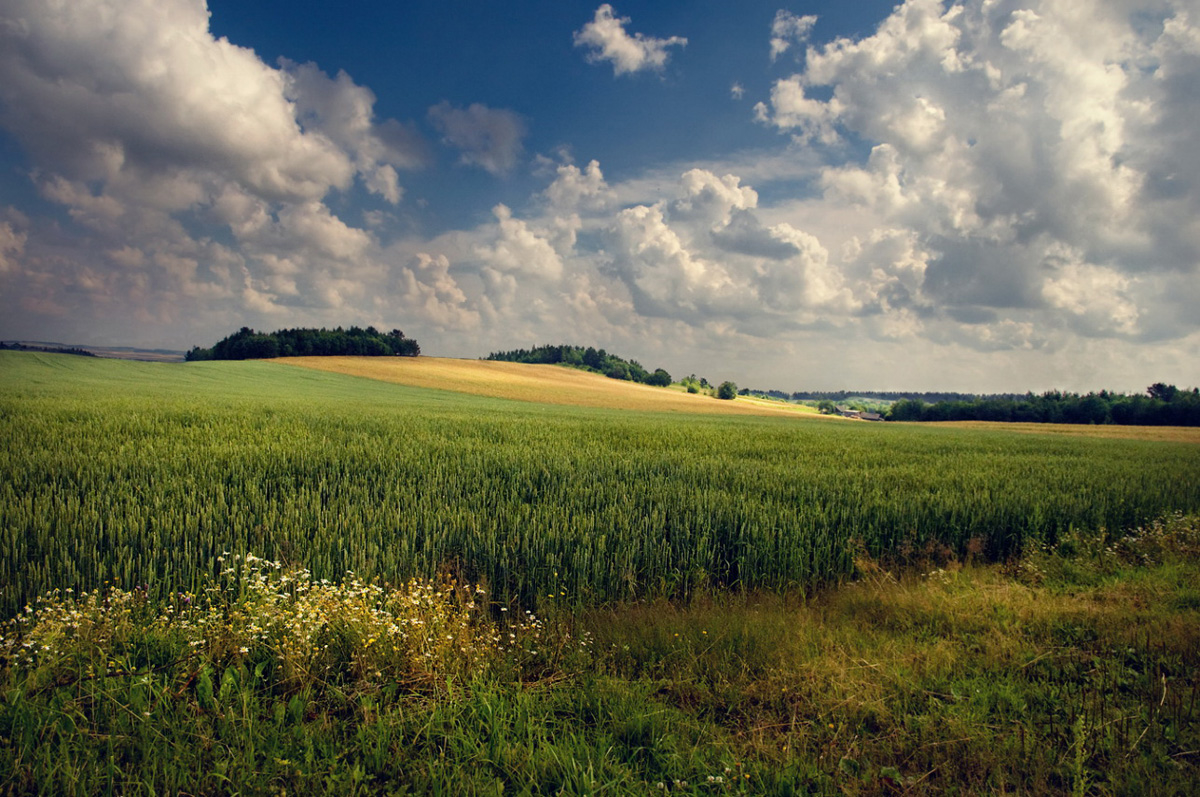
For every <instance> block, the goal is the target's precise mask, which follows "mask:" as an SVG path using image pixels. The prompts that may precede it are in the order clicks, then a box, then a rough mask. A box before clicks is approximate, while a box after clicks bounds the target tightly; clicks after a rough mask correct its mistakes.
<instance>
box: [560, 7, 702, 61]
mask: <svg viewBox="0 0 1200 797" xmlns="http://www.w3.org/2000/svg"><path fill="white" fill-rule="evenodd" d="M629 22H630V20H629V18H628V17H617V16H614V14H613V7H612V6H611V5H609V4H608V3H604V4H603V5H601V6H600V7H599V8H597V9H596V14H595V16H594V17H593V18H592V21H591V22H589V23H587V24H586V25H584V26H583V28H582V29H581V30H579V31H577V32H576V33H575V46H576V47H586V48H588V54H587V58H588V60H589V61H591V62H593V63H599V62H600V61H608V62H610V63H611V64H612V67H613V74H614V75H617V76H620V75H629V74H633V73H635V72H643V71H647V70H650V71H654V70H661V69H662V68H663V67H664V66H666V63H667V59H668V57H670V52H668V50H667V48H668V47H683V46H685V45H687V39H685V38H684V37H682V36H671V37H669V38H666V39H658V38H655V37H653V36H645V35H643V34H641V33H634V34H633V35H632V36H631V35H629V34H628V33H626V32H625V26H626V25H627V24H629Z"/></svg>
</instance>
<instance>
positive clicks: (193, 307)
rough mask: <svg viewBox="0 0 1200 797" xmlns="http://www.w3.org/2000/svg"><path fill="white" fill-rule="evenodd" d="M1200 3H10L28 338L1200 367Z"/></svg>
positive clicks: (11, 209) (1115, 380)
mask: <svg viewBox="0 0 1200 797" xmlns="http://www.w3.org/2000/svg"><path fill="white" fill-rule="evenodd" d="M1197 131H1200V3H1198V2H1197V0H1088V2H1083V0H1078V1H1075V0H965V2H962V3H957V4H954V3H949V2H936V1H935V0H909V1H908V2H905V3H902V4H900V5H893V4H892V3H891V2H875V0H857V1H856V2H853V3H846V2H833V1H832V0H812V1H811V2H791V3H782V2H779V0H775V1H774V2H760V0H739V1H738V2H736V3H730V2H715V0H673V1H672V2H661V1H660V2H648V1H647V0H630V1H629V2H617V3H614V4H608V3H595V2H591V3H584V2H575V1H574V0H558V1H557V2H553V3H550V2H528V0H512V2H508V3H496V2H478V1H477V0H458V1H455V0H452V1H451V2H446V0H438V1H437V2H433V0H403V2H397V1H396V0H360V2H356V3H353V4H349V5H346V4H343V5H341V6H339V5H337V4H332V3H328V2H320V3H318V2H310V0H289V2H282V1H277V0H212V1H211V2H208V3H207V4H206V3H205V2H204V0H0V339H5V340H51V341H57V342H62V343H68V344H84V345H89V344H90V345H110V346H139V347H147V348H167V349H187V348H190V347H192V346H194V345H202V346H210V345H212V344H213V343H214V342H216V341H217V340H219V339H220V338H222V337H224V336H225V335H227V334H229V333H231V332H233V331H235V330H236V329H238V328H240V327H242V326H250V327H254V328H255V329H260V330H273V329H281V328H287V327H298V326H303V327H310V326H311V327H317V326H328V327H334V326H351V325H358V326H367V325H374V326H376V327H378V328H380V329H381V330H390V329H393V328H399V329H401V330H403V331H404V332H405V334H406V335H408V336H409V337H412V338H416V339H417V340H418V341H419V342H420V344H421V347H422V350H423V352H424V353H425V354H429V355H435V356H450V357H481V356H485V355H486V354H488V353H489V352H492V351H499V350H507V349H514V348H522V347H530V346H535V345H540V344H557V343H573V344H578V345H584V346H588V345H594V346H597V347H604V348H606V349H608V350H609V351H610V352H612V353H615V354H619V355H621V356H623V357H626V358H635V359H637V360H639V361H640V362H641V363H642V364H643V365H644V366H647V367H648V368H651V369H653V368H656V367H663V368H666V369H667V370H668V371H670V372H671V373H672V374H673V375H674V376H676V377H677V378H678V377H681V376H686V375H688V374H690V373H693V374H697V375H699V376H704V377H706V378H708V379H709V380H710V381H714V382H717V381H724V380H732V381H734V382H737V383H738V384H739V385H741V386H743V387H754V388H761V389H781V390H788V391H791V390H839V389H847V390H853V389H862V390H868V389H873V390H961V391H968V392H1009V391H1015V392H1023V391H1026V390H1032V391H1035V392H1039V391H1042V390H1048V389H1054V388H1058V389H1065V390H1077V391H1087V390H1100V389H1110V390H1120V391H1128V392H1135V391H1141V390H1143V389H1144V388H1145V387H1146V386H1147V385H1149V384H1151V383H1153V382H1159V381H1165V382H1170V383H1175V384H1178V385H1179V386H1181V387H1184V386H1187V387H1191V386H1195V385H1197V384H1200V147H1198V145H1200V133H1198V132H1197Z"/></svg>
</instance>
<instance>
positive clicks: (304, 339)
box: [184, 327, 421, 362]
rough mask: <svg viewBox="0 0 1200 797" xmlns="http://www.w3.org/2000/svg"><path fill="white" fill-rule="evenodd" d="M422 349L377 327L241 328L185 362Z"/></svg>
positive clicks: (360, 354) (374, 354)
mask: <svg viewBox="0 0 1200 797" xmlns="http://www.w3.org/2000/svg"><path fill="white" fill-rule="evenodd" d="M420 353H421V347H420V346H419V345H418V344H417V342H416V341H415V340H413V339H412V338H406V337H404V333H403V332H401V331H400V330H398V329H393V330H392V331H391V332H387V333H384V332H380V331H379V330H377V329H376V328H375V327H367V328H366V329H362V328H360V327H350V328H349V329H342V328H341V327H338V328H337V329H325V328H324V327H322V328H321V329H299V328H297V329H280V330H277V331H275V332H255V331H254V330H253V329H251V328H250V327H242V328H241V329H239V330H238V331H237V332H234V333H233V334H232V335H230V336H228V337H226V338H223V339H222V340H220V341H217V343H216V344H214V345H213V347H212V348H209V349H204V348H201V347H200V346H196V347H194V348H192V350H191V351H189V352H188V353H187V354H186V355H185V356H184V359H185V360H187V361H189V362H194V361H196V360H260V359H267V358H271V357H333V356H353V357H387V356H395V355H398V356H403V357H416V356H417V355H419V354H420Z"/></svg>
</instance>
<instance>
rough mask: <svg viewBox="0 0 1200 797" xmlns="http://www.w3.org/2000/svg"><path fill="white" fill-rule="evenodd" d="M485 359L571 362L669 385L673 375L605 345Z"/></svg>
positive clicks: (515, 352) (546, 349)
mask: <svg viewBox="0 0 1200 797" xmlns="http://www.w3.org/2000/svg"><path fill="white" fill-rule="evenodd" d="M484 359H486V360H502V361H505V362H511V363H534V364H543V365H570V366H573V367H575V368H582V369H584V370H588V371H595V372H596V373H599V374H604V375H605V376H607V377H609V378H610V379H624V380H627V381H631V382H641V383H642V384H644V385H656V386H658V387H667V386H668V385H670V384H671V375H670V374H669V373H667V372H666V371H664V370H663V369H662V368H655V369H654V371H653V372H651V371H647V370H646V369H645V368H643V367H642V364H641V363H639V362H638V361H637V360H625V359H622V358H620V357H618V356H616V355H615V354H609V353H608V352H606V351H605V350H604V349H596V348H593V347H591V346H588V347H587V348H586V349H585V348H583V347H582V346H566V345H563V346H537V347H535V348H532V349H513V350H512V351H497V352H492V353H491V354H489V355H488V356H487V357H485V358H484Z"/></svg>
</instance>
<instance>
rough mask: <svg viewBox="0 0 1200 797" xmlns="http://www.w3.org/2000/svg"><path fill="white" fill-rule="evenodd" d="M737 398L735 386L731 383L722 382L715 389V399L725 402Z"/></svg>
mask: <svg viewBox="0 0 1200 797" xmlns="http://www.w3.org/2000/svg"><path fill="white" fill-rule="evenodd" d="M736 397H737V385H735V384H734V383H733V382H722V383H721V386H720V387H719V388H717V398H719V399H725V400H726V401H728V400H730V399H733V398H736Z"/></svg>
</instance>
